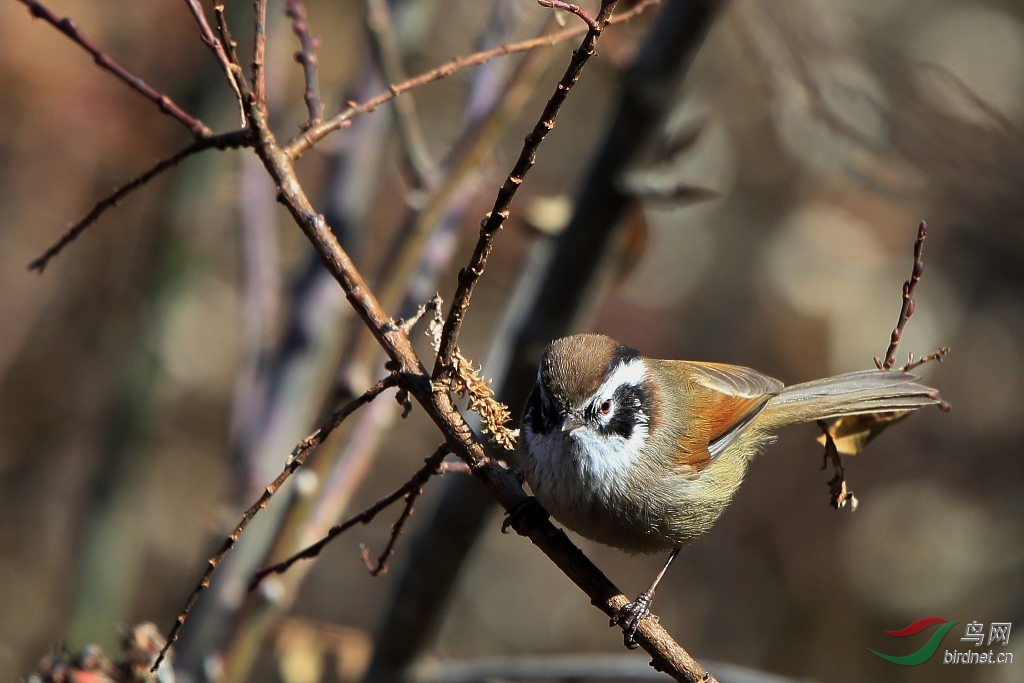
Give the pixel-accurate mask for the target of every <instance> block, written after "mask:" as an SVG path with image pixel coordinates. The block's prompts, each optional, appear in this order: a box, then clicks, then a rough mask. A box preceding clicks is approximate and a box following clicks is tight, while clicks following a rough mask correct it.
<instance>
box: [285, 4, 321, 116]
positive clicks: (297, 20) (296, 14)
mask: <svg viewBox="0 0 1024 683" xmlns="http://www.w3.org/2000/svg"><path fill="white" fill-rule="evenodd" d="M285 8H286V9H285V14H287V15H288V16H289V17H290V18H291V20H292V32H293V33H294V34H295V35H296V36H297V37H298V39H299V45H300V46H301V49H300V50H299V51H298V52H296V53H295V61H296V62H298V63H299V64H301V65H302V75H303V77H304V78H305V82H306V90H305V92H303V93H302V99H303V100H305V101H306V109H307V110H308V111H309V119H308V120H307V121H306V125H305V126H304V128H309V127H310V126H315V125H316V124H318V123H320V122H321V121H323V119H324V106H323V104H322V103H321V102H320V85H319V84H318V83H317V79H316V66H317V58H316V49H317V48H318V47H320V41H319V40H317V39H316V38H314V37H313V36H312V34H310V32H309V24H308V23H307V21H306V8H305V7H303V5H302V3H301V2H300V1H299V0H285Z"/></svg>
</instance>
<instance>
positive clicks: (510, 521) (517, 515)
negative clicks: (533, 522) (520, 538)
mask: <svg viewBox="0 0 1024 683" xmlns="http://www.w3.org/2000/svg"><path fill="white" fill-rule="evenodd" d="M534 515H539V516H541V517H543V518H544V519H547V518H548V517H550V515H548V511H547V510H545V509H544V506H542V505H541V504H540V503H539V502H538V501H537V499H536V498H534V497H533V496H530V497H529V498H524V499H523V500H521V501H519V502H518V503H516V504H515V505H513V506H512V507H510V508H509V509H508V510H507V511H506V512H505V520H504V521H503V522H502V523H501V533H503V534H507V533H508V530H509V527H511V528H513V529H515V530H516V532H517V533H521V532H520V531H519V528H518V525H519V524H520V523H521V522H523V521H525V520H526V519H527V518H528V517H533V516H534Z"/></svg>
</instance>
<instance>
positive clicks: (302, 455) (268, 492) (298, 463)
mask: <svg viewBox="0 0 1024 683" xmlns="http://www.w3.org/2000/svg"><path fill="white" fill-rule="evenodd" d="M397 384H398V378H397V376H395V375H393V374H392V375H388V376H387V377H385V378H384V379H382V380H381V381H379V382H377V383H376V384H375V385H373V386H372V387H370V388H369V389H367V390H366V392H365V393H363V394H362V395H360V396H359V397H357V398H355V399H354V400H352V401H350V402H349V403H348V404H346V405H345V406H344V407H343V408H341V410H339V411H337V412H336V413H334V414H333V415H331V417H330V419H328V420H327V422H325V423H324V424H323V425H322V426H321V427H320V428H319V429H317V430H316V431H315V432H313V433H312V434H310V435H309V436H307V437H306V438H305V439H303V440H302V441H300V442H299V443H298V444H297V445H296V446H295V448H294V449H293V450H292V452H291V455H290V456H288V461H287V463H286V464H285V466H284V470H282V472H281V474H279V475H277V478H276V479H274V481H273V482H271V483H270V485H268V486H267V488H266V489H265V490H264V491H263V494H262V495H261V496H260V497H259V500H257V501H256V502H255V503H253V504H252V506H250V507H249V509H248V510H246V511H245V513H244V514H243V515H242V519H241V521H240V522H239V523H238V526H236V527H235V530H234V531H232V532H231V534H229V535H228V537H227V538H225V539H224V543H223V544H221V546H220V549H219V550H218V551H217V553H216V554H215V555H214V556H213V557H211V558H210V559H209V560H208V561H207V567H206V571H205V572H203V577H202V578H201V579H200V580H199V583H198V584H197V585H196V587H195V588H194V589H193V590H192V594H191V595H190V596H189V597H188V600H187V601H186V602H185V608H184V609H183V610H182V612H181V614H179V615H178V618H177V620H175V622H174V626H172V627H171V631H170V633H168V634H167V644H166V645H164V647H163V649H162V650H160V655H159V656H158V657H157V659H156V663H155V664H153V668H152V670H153V671H156V670H157V667H158V666H160V662H161V661H162V660H163V658H164V655H165V654H166V653H167V650H168V649H169V648H170V647H171V646H172V645H174V641H176V640H177V639H178V632H179V631H180V630H181V627H182V626H183V625H184V623H185V620H186V619H187V618H188V613H189V611H190V610H191V609H192V606H193V605H194V604H195V603H196V600H198V599H199V594H200V593H202V592H203V590H204V589H205V588H206V587H207V586H209V585H210V577H211V576H213V572H214V571H216V569H217V566H218V565H219V564H220V563H221V561H222V560H223V559H224V556H225V555H227V554H228V551H230V550H231V548H233V547H234V545H235V543H237V542H238V538H239V536H241V534H242V532H243V531H245V527H247V526H249V522H251V521H252V519H253V517H255V516H256V515H257V514H258V513H259V511H260V510H263V509H264V508H266V507H267V504H268V503H269V502H270V499H271V498H272V497H273V496H274V494H275V493H276V492H277V491H278V490H279V489H280V488H281V485H282V484H284V482H285V481H287V480H288V478H289V477H290V476H292V474H294V472H295V471H296V470H297V469H299V468H300V467H302V465H303V463H305V462H306V458H307V457H308V456H309V454H310V453H311V452H312V451H313V449H315V448H316V447H317V446H319V445H320V444H321V443H323V442H324V439H326V438H327V437H328V436H329V435H330V433H331V432H333V431H334V430H335V429H336V428H337V427H338V425H340V424H341V423H342V422H344V421H345V418H347V417H348V416H349V415H351V414H352V413H354V412H355V411H356V410H358V409H359V408H361V407H363V406H364V405H366V404H367V403H369V402H370V401H372V400H373V399H375V398H377V397H378V396H380V395H381V394H382V393H383V392H384V391H385V390H387V389H389V388H391V387H394V386H396V385H397Z"/></svg>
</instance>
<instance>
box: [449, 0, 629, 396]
mask: <svg viewBox="0 0 1024 683" xmlns="http://www.w3.org/2000/svg"><path fill="white" fill-rule="evenodd" d="M617 2H618V0H603V1H602V3H601V11H600V12H599V13H598V15H597V22H596V25H595V26H594V27H591V28H590V30H589V31H588V32H587V37H586V38H584V39H583V44H582V45H580V47H579V49H577V50H576V51H575V52H574V53H573V55H572V59H571V60H570V62H569V67H568V68H567V69H566V71H565V74H564V75H563V76H562V80H560V81H559V82H558V87H557V88H556V89H555V92H554V94H553V95H552V96H551V99H549V100H548V103H547V105H545V107H544V111H543V113H542V114H541V116H540V119H539V120H538V121H537V124H536V125H535V126H534V128H533V131H532V132H531V133H530V134H529V135H527V136H526V141H525V143H524V144H523V149H522V151H521V152H520V153H519V159H518V161H516V165H515V166H514V167H513V168H512V171H511V172H510V173H509V174H508V177H507V178H506V179H505V183H504V184H503V185H502V186H501V189H500V190H499V191H498V196H497V197H496V198H495V200H494V207H493V208H492V209H491V211H490V213H488V214H487V215H486V216H485V217H484V219H483V221H481V225H480V237H479V239H478V240H477V243H476V248H474V250H473V256H472V257H471V258H470V261H469V265H468V266H466V267H465V268H463V269H462V270H461V271H460V272H459V286H458V288H457V289H456V290H455V296H454V298H453V299H452V307H451V309H450V310H449V311H448V318H447V319H446V320H445V322H444V331H443V332H442V334H441V345H440V348H439V349H438V353H437V360H436V361H435V362H434V370H433V373H432V377H433V379H434V380H437V379H440V378H441V375H442V374H444V373H447V372H450V371H451V369H452V361H453V359H454V358H455V352H456V349H457V346H458V339H459V330H460V329H461V328H462V321H463V320H464V319H465V316H466V310H467V309H468V308H469V301H470V299H471V297H472V296H473V288H474V287H475V286H476V283H477V281H479V279H480V276H481V275H482V274H483V271H484V267H485V266H486V265H487V257H488V256H489V255H490V253H491V248H492V246H493V244H494V238H495V236H496V235H497V234H498V230H500V229H501V226H502V225H503V224H504V223H505V220H506V219H507V218H508V214H509V206H510V205H511V204H512V198H513V197H515V194H516V191H517V190H518V189H519V186H520V185H522V183H523V178H524V177H525V176H526V174H527V172H528V171H529V170H530V169H531V168H532V167H533V164H534V162H535V161H536V158H537V148H538V147H540V144H541V143H542V142H543V141H544V138H545V137H547V134H548V133H550V132H551V130H552V129H553V128H554V127H555V117H557V116H558V111H559V109H561V107H562V103H563V102H565V98H566V96H567V95H568V94H569V91H570V90H571V89H572V87H573V86H574V85H575V84H576V81H577V80H579V77H580V73H581V72H582V71H583V67H584V66H585V65H586V63H587V61H588V60H589V59H590V57H591V56H593V54H594V47H595V46H596V45H597V39H598V38H600V37H601V33H602V32H603V30H604V27H605V25H607V24H608V19H609V18H610V17H611V14H612V12H613V11H614V9H615V5H616V3H617ZM588 25H589V24H588Z"/></svg>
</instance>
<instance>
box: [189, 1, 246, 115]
mask: <svg viewBox="0 0 1024 683" xmlns="http://www.w3.org/2000/svg"><path fill="white" fill-rule="evenodd" d="M185 3H186V4H188V9H189V11H190V12H192V16H193V17H195V20H196V23H197V24H199V37H200V38H202V39H203V42H204V43H206V47H208V48H210V50H211V51H213V54H214V56H215V57H216V58H217V61H218V62H219V63H220V66H221V69H223V70H224V75H225V76H227V78H228V84H230V85H231V89H232V90H234V91H235V97H237V98H238V108H239V114H240V116H241V124H240V125H242V126H244V125H245V107H244V106H243V105H242V91H241V90H239V89H238V84H237V83H235V77H234V75H233V74H232V70H231V60H230V59H228V54H227V52H225V51H224V46H223V45H221V42H220V40H218V39H217V36H215V35H213V29H211V28H210V22H208V21H207V20H206V13H205V12H204V11H203V8H202V6H201V5H200V4H199V0H185Z"/></svg>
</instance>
